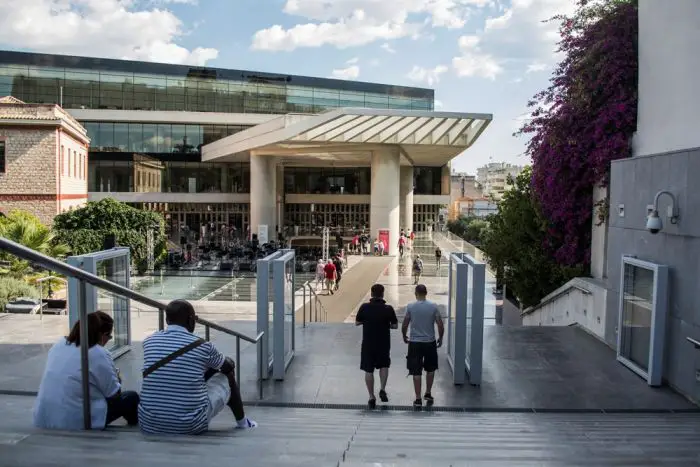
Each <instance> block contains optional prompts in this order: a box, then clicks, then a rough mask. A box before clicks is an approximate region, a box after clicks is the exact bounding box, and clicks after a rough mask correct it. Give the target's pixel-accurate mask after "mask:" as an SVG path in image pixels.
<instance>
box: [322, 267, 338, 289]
mask: <svg viewBox="0 0 700 467" xmlns="http://www.w3.org/2000/svg"><path fill="white" fill-rule="evenodd" d="M323 272H325V273H326V288H327V289H328V291H329V292H330V293H331V295H333V290H335V279H336V270H335V265H334V264H333V260H330V259H329V260H328V264H326V265H325V266H324V268H323Z"/></svg>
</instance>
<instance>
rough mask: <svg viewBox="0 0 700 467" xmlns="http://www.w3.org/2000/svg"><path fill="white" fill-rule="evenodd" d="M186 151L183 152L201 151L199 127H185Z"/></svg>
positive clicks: (200, 129)
mask: <svg viewBox="0 0 700 467" xmlns="http://www.w3.org/2000/svg"><path fill="white" fill-rule="evenodd" d="M185 131H186V135H187V149H186V151H185V152H201V151H202V127H201V126H200V125H187V127H186V130H185Z"/></svg>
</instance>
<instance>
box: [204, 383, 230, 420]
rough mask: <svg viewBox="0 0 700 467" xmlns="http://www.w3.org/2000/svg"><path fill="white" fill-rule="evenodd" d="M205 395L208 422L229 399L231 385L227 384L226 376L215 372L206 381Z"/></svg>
mask: <svg viewBox="0 0 700 467" xmlns="http://www.w3.org/2000/svg"><path fill="white" fill-rule="evenodd" d="M207 396H208V397H209V410H208V411H207V418H208V420H209V423H211V421H212V420H213V419H214V417H216V416H217V415H218V414H219V412H221V411H222V410H223V409H224V407H226V404H228V401H229V399H231V387H230V386H229V384H228V377H226V375H224V374H223V373H217V374H215V375H214V376H212V377H211V378H209V380H208V381H207Z"/></svg>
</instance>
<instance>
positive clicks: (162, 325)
mask: <svg viewBox="0 0 700 467" xmlns="http://www.w3.org/2000/svg"><path fill="white" fill-rule="evenodd" d="M164 315H165V313H164V312H163V310H162V309H160V308H158V330H159V331H162V330H163V329H165V316H164Z"/></svg>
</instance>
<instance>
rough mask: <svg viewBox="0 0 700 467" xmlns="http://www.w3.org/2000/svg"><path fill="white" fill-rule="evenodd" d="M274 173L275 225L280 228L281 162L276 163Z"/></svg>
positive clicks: (282, 174) (281, 214) (281, 204)
mask: <svg viewBox="0 0 700 467" xmlns="http://www.w3.org/2000/svg"><path fill="white" fill-rule="evenodd" d="M275 173H276V181H277V183H276V187H275V196H276V200H277V202H276V203H275V221H276V225H277V226H279V228H280V230H282V228H283V227H284V166H283V165H282V164H276V166H275ZM275 240H277V239H275Z"/></svg>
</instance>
